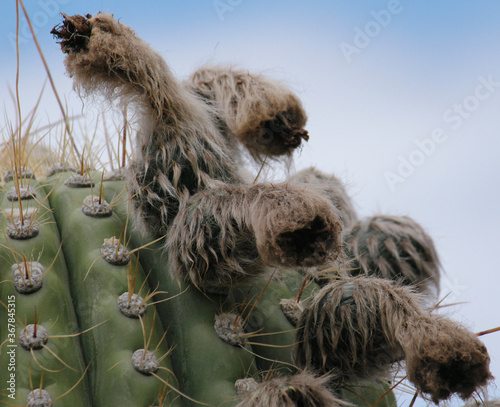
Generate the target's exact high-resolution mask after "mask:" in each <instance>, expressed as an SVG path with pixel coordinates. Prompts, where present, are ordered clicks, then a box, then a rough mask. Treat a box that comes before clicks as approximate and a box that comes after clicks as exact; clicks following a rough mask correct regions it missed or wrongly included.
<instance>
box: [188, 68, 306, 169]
mask: <svg viewBox="0 0 500 407" xmlns="http://www.w3.org/2000/svg"><path fill="white" fill-rule="evenodd" d="M186 87H187V88H189V89H191V91H192V92H194V93H196V94H198V95H199V96H201V97H202V99H203V100H205V102H206V103H208V104H210V105H211V106H213V107H214V109H215V111H216V113H217V117H218V121H219V127H220V129H221V131H222V133H223V134H224V135H225V136H226V138H227V139H228V141H229V142H230V143H231V144H232V145H233V148H234V147H235V140H239V141H240V142H241V143H242V144H243V145H244V146H245V147H246V148H247V149H248V151H249V152H250V154H251V155H252V157H253V158H254V159H256V160H257V161H259V162H262V161H263V160H264V158H265V157H271V158H276V157H279V156H285V157H289V156H290V155H291V154H292V153H293V151H294V150H295V149H296V148H297V147H299V146H300V145H301V142H302V140H305V141H307V140H308V139H309V136H308V134H307V131H305V130H304V129H303V127H304V125H305V124H306V121H307V116H306V113H305V112H304V109H303V108H302V104H301V102H300V100H299V98H298V97H297V96H296V95H295V94H294V93H293V92H291V91H290V90H289V89H287V88H286V87H285V86H284V85H282V84H281V83H279V82H277V81H275V80H272V79H270V78H267V77H265V76H262V75H256V74H250V73H249V72H247V71H243V70H237V69H233V68H231V67H220V66H217V67H203V68H200V69H198V70H197V71H196V72H195V73H194V74H193V75H192V76H191V77H190V78H189V80H188V81H187V82H186Z"/></svg>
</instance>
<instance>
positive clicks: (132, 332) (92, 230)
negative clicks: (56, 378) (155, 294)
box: [46, 174, 181, 407]
mask: <svg viewBox="0 0 500 407" xmlns="http://www.w3.org/2000/svg"><path fill="white" fill-rule="evenodd" d="M68 178H69V174H62V175H54V176H52V177H51V178H49V179H48V180H47V182H46V188H50V189H52V188H53V192H52V194H51V195H50V202H51V205H52V207H53V208H54V213H55V218H56V221H57V224H58V226H59V228H60V230H61V235H62V239H63V241H64V246H63V251H64V252H65V253H67V256H66V259H67V263H68V267H69V269H70V270H71V288H72V293H73V298H74V300H75V302H77V304H78V307H77V313H78V318H79V321H80V323H81V326H82V329H85V330H88V329H91V328H93V327H95V326H96V325H98V324H101V323H104V324H103V325H101V326H97V327H96V328H93V329H91V330H90V331H88V332H86V333H85V334H84V335H83V336H82V343H83V350H84V354H85V355H86V357H87V360H89V362H90V361H92V364H93V366H92V369H91V370H90V372H89V379H90V385H91V387H92V389H93V391H92V396H93V405H95V406H110V405H121V406H127V405H130V406H132V405H133V406H143V407H148V406H151V405H153V404H154V403H155V401H156V399H157V397H158V393H159V392H158V389H159V388H160V387H161V385H162V384H161V382H160V381H158V380H157V379H156V378H154V377H153V376H147V375H145V374H141V373H139V372H137V371H136V370H134V368H133V366H132V364H131V362H130V359H131V357H132V354H133V352H134V351H136V350H138V349H141V348H144V347H145V343H144V342H145V340H150V341H151V343H150V345H149V348H150V349H151V350H155V348H156V347H157V349H156V350H155V354H156V356H157V357H158V358H161V357H162V356H163V355H165V354H166V353H167V352H168V344H167V343H166V342H161V338H162V336H163V329H162V327H161V325H160V323H159V319H158V318H156V322H155V317H154V307H148V308H149V309H147V311H146V313H145V315H144V318H143V321H144V326H145V327H146V328H145V330H146V332H145V334H143V331H142V327H141V323H140V321H139V320H138V319H133V318H128V317H126V316H125V315H122V314H121V313H120V311H119V309H118V306H117V298H118V297H119V296H120V295H121V294H122V293H124V292H127V291H128V284H127V269H129V267H131V270H133V272H135V269H136V265H137V275H135V274H134V275H133V276H132V278H135V279H136V283H135V289H134V292H136V293H137V292H138V291H139V288H140V287H141V286H142V285H143V282H144V280H145V274H144V272H143V270H142V268H141V267H140V265H139V264H138V263H137V258H135V256H131V262H130V266H117V265H112V264H109V263H107V262H106V261H105V260H104V259H102V258H100V257H101V246H102V244H103V241H104V239H106V238H110V237H112V236H119V235H120V232H121V229H122V228H123V224H122V222H121V221H120V218H119V217H117V216H116V215H114V214H111V216H108V217H91V216H87V215H85V213H84V212H83V211H82V204H81V202H84V199H85V197H87V196H89V195H90V194H91V190H90V188H71V187H68V186H66V185H65V184H64V182H63V181H64V180H65V179H68ZM102 199H105V197H103V198H102ZM96 259H97V261H96ZM87 273H88V278H85V276H86V275H87ZM144 291H145V290H144ZM142 296H143V297H145V296H146V293H142ZM154 300H157V298H154ZM148 302H151V300H150V301H148ZM152 326H154V328H153V329H152V334H151V338H150V339H149V336H150V329H151V327H152ZM161 366H162V368H164V369H168V370H167V371H161V370H160V371H158V373H157V374H158V376H160V377H162V378H163V380H165V381H167V382H169V383H170V385H171V386H173V387H176V386H177V384H176V379H175V377H174V376H173V373H169V372H171V371H172V367H171V365H170V361H169V358H168V357H166V358H164V359H163V360H162V362H161ZM117 378H120V380H117ZM165 402H166V403H168V405H173V406H177V405H181V404H180V401H179V397H178V394H176V393H175V392H173V391H170V392H169V393H168V396H167V399H166V400H165Z"/></svg>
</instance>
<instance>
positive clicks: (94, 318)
mask: <svg viewBox="0 0 500 407" xmlns="http://www.w3.org/2000/svg"><path fill="white" fill-rule="evenodd" d="M53 33H54V35H56V36H57V38H58V39H59V41H60V43H61V47H62V50H63V51H64V52H66V53H67V54H68V56H67V59H66V66H67V68H68V71H69V73H70V74H71V75H73V76H74V79H75V81H76V83H77V85H80V86H81V87H82V88H83V89H85V90H87V91H94V90H103V91H104V92H105V95H106V96H107V97H108V98H110V99H112V98H114V97H116V96H119V97H122V98H124V100H125V101H130V100H134V101H135V102H137V103H138V105H139V111H140V112H141V114H142V116H141V125H142V127H141V129H140V130H139V133H138V135H137V144H138V149H137V151H136V153H135V154H134V155H133V157H132V159H131V161H130V163H129V166H128V168H127V170H126V171H123V168H121V169H120V171H119V172H118V173H117V174H113V175H111V176H108V174H105V173H104V172H97V171H93V170H90V169H89V168H87V166H86V165H84V159H83V158H82V157H80V163H79V167H80V171H79V172H78V173H77V172H75V171H74V170H72V169H71V168H70V166H67V165H63V166H56V168H55V169H54V170H51V171H48V172H47V175H46V176H45V177H44V178H43V179H42V178H40V180H39V181H37V180H36V179H35V175H34V173H33V172H31V171H30V170H29V169H28V168H27V166H26V164H30V165H33V167H34V168H36V167H38V164H39V163H36V162H33V160H31V162H30V159H29V158H26V159H24V160H23V159H22V155H23V154H21V153H22V152H21V151H20V150H19V149H18V147H17V146H21V144H22V143H21V140H19V144H18V145H17V144H16V143H15V142H13V143H12V145H13V150H14V151H13V159H12V163H13V165H12V168H11V170H10V173H9V174H7V175H6V176H5V177H4V179H5V181H6V183H5V185H4V188H3V190H2V195H1V204H2V208H3V209H2V217H1V222H2V230H4V235H3V236H2V242H1V246H0V249H1V250H0V255H1V258H2V263H1V267H2V268H1V269H0V272H1V275H0V281H1V284H0V298H1V299H2V301H3V302H2V304H0V305H1V306H0V316H3V317H5V320H7V321H9V324H8V325H7V329H5V328H4V326H1V327H0V344H1V347H0V362H1V365H2V366H10V365H12V364H13V363H14V364H15V373H16V375H15V383H14V385H13V386H10V384H9V385H8V387H7V388H3V387H2V388H1V389H0V395H1V397H2V402H4V403H5V404H7V405H25V406H49V405H54V406H56V407H57V406H58V405H59V406H64V405H82V406H96V407H99V406H115V405H116V406H118V405H119V406H125V407H126V406H141V407H142V406H144V407H150V406H158V407H159V406H166V405H168V406H181V405H192V406H195V405H209V406H238V407H245V406H249V407H250V406H256V407H257V406H262V407H263V406H268V405H270V406H274V405H275V406H281V405H284V406H289V407H292V406H305V407H308V406H311V407H312V406H316V407H319V406H325V407H326V406H336V405H343V404H345V402H346V401H347V402H351V403H352V404H354V405H360V406H361V405H379V406H385V407H389V406H394V405H395V397H394V395H393V393H392V391H391V390H392V388H391V377H390V376H389V374H388V372H389V371H390V369H391V367H392V364H393V363H396V362H400V361H401V360H403V359H405V361H406V364H407V368H408V369H407V371H408V375H409V379H410V380H411V381H412V382H413V383H415V385H416V387H417V389H418V390H419V391H420V392H422V393H427V394H429V395H430V397H431V398H432V399H433V400H434V401H440V400H442V399H446V398H448V397H449V396H450V395H451V394H452V393H457V394H459V395H460V396H461V397H463V398H467V397H469V396H470V395H471V394H472V393H473V392H475V391H476V390H477V389H479V388H480V387H481V386H485V385H486V384H487V382H488V381H489V380H490V378H491V374H490V373H489V370H488V365H489V356H488V354H487V352H486V349H485V348H484V346H483V345H482V344H481V343H480V342H479V340H478V339H477V338H476V337H475V336H474V335H473V334H472V333H470V332H469V331H467V330H466V329H465V328H462V327H460V326H459V325H457V324H455V323H453V322H451V321H449V320H447V319H445V318H440V317H435V316H434V315H431V314H429V312H427V311H425V310H423V309H421V308H420V306H419V296H417V295H416V294H415V292H414V291H413V290H412V289H411V288H408V287H401V286H400V285H399V284H396V283H391V282H389V281H387V280H382V279H375V278H367V277H364V276H362V277H361V276H360V277H357V278H352V277H346V276H344V275H340V274H338V273H332V272H331V270H330V271H329V274H321V273H323V271H319V272H318V270H321V267H324V266H328V265H334V266H339V265H340V266H342V264H343V261H344V260H345V256H349V253H350V249H352V248H353V247H354V245H352V244H351V246H349V244H346V245H345V246H342V244H343V241H342V240H343V239H344V238H345V237H346V236H350V237H352V235H354V232H355V231H356V225H357V223H358V220H357V216H356V213H355V211H354V209H353V205H352V204H351V202H350V200H349V198H348V197H347V195H346V193H345V190H344V188H343V186H342V184H341V182H340V181H339V180H338V179H337V178H335V177H333V176H326V175H324V174H321V173H320V172H319V171H316V170H307V171H305V172H304V173H302V174H298V175H297V176H295V177H292V178H291V179H290V180H289V182H285V183H280V184H263V183H262V184H255V185H252V184H250V183H248V182H247V181H246V180H245V177H244V176H242V175H241V171H240V168H239V165H240V164H241V163H242V161H241V160H240V159H241V156H240V155H239V153H241V152H242V151H243V149H244V148H246V149H247V150H248V152H249V153H250V155H251V156H252V157H253V158H254V159H255V160H256V161H257V162H261V163H265V158H267V157H268V156H270V157H271V158H273V159H279V157H283V158H284V159H285V160H288V159H289V158H290V155H291V153H292V151H293V150H294V149H295V148H296V147H298V146H299V145H300V143H301V141H302V139H304V140H308V137H309V136H308V134H307V132H306V131H305V130H304V129H303V125H304V124H305V120H306V117H305V113H304V112H303V110H302V107H301V105H300V101H298V99H297V98H296V97H295V96H294V95H293V94H292V93H291V92H289V91H288V90H286V89H284V87H282V86H281V85H278V84H274V83H273V82H272V81H269V80H267V79H266V78H263V77H260V76H254V75H250V74H248V75H247V74H243V73H242V72H239V71H232V70H231V69H222V68H219V69H208V68H204V69H202V70H200V71H198V72H197V73H196V74H195V75H194V76H193V77H192V78H191V79H190V81H188V82H186V83H184V84H182V83H180V82H177V81H176V80H175V78H174V77H173V75H172V74H171V72H170V71H169V69H168V67H167V66H166V64H165V63H164V61H163V60H162V59H161V57H160V56H159V55H158V54H156V53H155V52H154V51H153V50H152V49H150V48H149V46H147V44H145V43H144V42H143V41H142V40H140V39H139V38H138V37H136V36H135V34H134V33H133V31H132V30H130V29H129V28H128V27H126V26H125V25H123V24H121V23H118V22H117V21H116V20H114V18H113V17H112V16H110V15H105V14H98V15H97V16H95V17H92V16H90V15H87V16H85V17H83V16H72V17H69V16H66V15H64V21H63V23H62V24H61V25H60V26H58V27H56V28H55V29H54V30H53ZM233 97H234V98H233ZM247 102H248V104H247ZM249 110H251V111H252V112H251V113H255V114H256V115H257V116H252V115H251V114H249ZM245 114H247V116H245ZM232 115H235V116H237V117H239V118H241V123H240V122H239V121H238V120H236V121H235V120H234V117H232ZM243 119H244V120H243ZM239 124H241V125H242V126H241V127H239ZM12 137H13V139H15V138H16V135H12ZM269 138H270V139H269ZM269 141H271V142H269ZM233 153H234V154H233ZM28 155H29V154H28ZM76 155H78V154H76ZM123 173H125V174H126V179H124V177H123V176H122V175H123ZM37 177H38V175H37ZM351 228H352V229H351ZM349 231H351V232H352V233H351V235H348V234H346V232H349ZM426 239H427V236H426ZM347 242H348V243H349V242H350V240H349V239H347ZM351 243H352V242H351ZM417 243H418V242H417ZM393 245H395V248H394V250H392V251H391V250H389V251H390V253H392V254H393V253H398V254H400V253H403V254H404V253H406V252H404V250H403V249H406V246H404V245H403V244H401V243H400V242H399V241H397V240H395V241H394V242H393ZM398 245H399V246H401V247H399V246H398ZM389 249H390V248H389ZM411 255H412V260H413V262H409V265H408V267H410V268H411V267H412V266H415V265H417V266H418V264H420V263H419V261H420V260H422V261H423V262H425V261H427V260H426V258H424V257H425V253H423V254H422V253H420V252H419V251H418V250H416V251H412V252H411ZM420 255H421V256H422V258H420V257H419V256H420ZM402 257H404V256H402ZM417 268H418V267H417ZM417 271H418V270H417ZM315 272H318V273H319V274H321V277H325V276H328V279H325V278H319V279H317V278H316V277H318V275H317V274H315ZM384 277H386V278H393V277H394V276H392V275H388V276H384ZM325 280H327V281H326V283H325ZM317 281H319V282H321V283H325V284H324V285H325V286H324V287H323V288H321V287H320V286H319V285H318V283H317ZM13 304H14V305H13ZM417 328H421V329H423V330H424V332H425V335H423V337H421V336H420V335H417V336H416V337H415V338H413V337H412V335H411V334H412V332H413V330H416V329H417ZM450 344H451V347H450V346H449V345H450ZM11 348H13V349H16V352H15V354H14V356H11V355H12V354H11V353H10V352H9V351H10V349H11ZM450 366H451V367H450ZM451 368H453V369H454V370H455V371H458V372H460V375H459V376H460V377H459V378H457V377H456V376H454V375H451V379H450V375H448V374H447V372H449V371H450V370H451ZM469 369H473V370H471V372H472V373H470V372H469V373H468V371H469ZM8 372H9V371H8V370H7V371H6V370H2V372H0V375H1V376H0V379H1V380H2V386H3V385H4V384H3V383H8V380H9V377H10V376H9V373H8Z"/></svg>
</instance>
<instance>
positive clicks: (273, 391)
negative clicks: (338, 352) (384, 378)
mask: <svg viewBox="0 0 500 407" xmlns="http://www.w3.org/2000/svg"><path fill="white" fill-rule="evenodd" d="M327 382H328V377H315V376H314V375H312V374H311V373H308V372H301V373H299V374H297V375H294V376H290V377H277V378H274V379H271V380H266V381H264V382H262V383H259V384H258V386H257V389H256V390H255V391H253V392H245V393H242V395H241V401H240V402H239V403H238V404H237V406H236V407H336V406H341V405H346V404H347V403H345V402H343V401H342V400H340V399H338V398H336V397H335V396H334V395H333V394H332V393H331V392H330V391H329V390H328V388H327V387H326V384H327Z"/></svg>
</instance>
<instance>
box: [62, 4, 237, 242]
mask: <svg viewBox="0 0 500 407" xmlns="http://www.w3.org/2000/svg"><path fill="white" fill-rule="evenodd" d="M63 16H64V17H65V20H64V21H63V23H62V24H61V25H60V26H58V27H55V28H54V29H53V30H52V33H53V34H54V36H56V37H57V38H58V39H59V42H60V45H61V49H62V51H63V52H65V53H67V56H66V58H65V61H64V62H65V65H66V70H67V72H68V74H69V75H70V76H71V77H73V79H74V86H75V87H76V88H77V89H78V90H80V91H84V92H86V93H101V94H104V96H105V97H106V98H107V99H108V100H110V101H112V100H119V101H120V103H121V104H123V105H129V104H134V105H135V106H136V108H137V110H138V111H139V113H140V115H141V120H140V122H141V128H140V130H139V132H138V139H137V146H136V152H137V154H136V155H135V157H134V159H133V160H132V162H131V165H130V166H129V169H128V174H127V178H128V190H129V193H130V195H131V197H132V199H133V202H134V205H135V214H136V216H137V217H138V218H139V223H142V224H143V225H144V226H145V227H146V228H147V229H148V230H150V231H152V232H153V233H154V234H155V235H156V236H163V235H165V234H166V233H167V231H168V227H169V225H170V224H171V222H172V220H173V218H174V217H175V215H176V214H177V211H178V208H179V203H180V201H181V200H185V199H187V197H188V196H189V195H191V194H193V193H196V192H197V191H199V190H203V189H207V188H210V187H211V186H213V184H214V180H220V181H223V182H226V183H233V182H237V183H240V182H241V180H240V178H239V176H238V175H237V168H236V165H235V163H234V161H233V160H232V159H231V158H230V155H229V154H228V148H227V146H226V141H225V139H224V137H223V136H222V135H221V134H220V133H219V130H218V128H217V126H216V125H215V123H214V120H213V115H212V112H211V111H210V110H209V109H208V107H207V105H205V104H203V103H200V101H199V98H197V97H196V96H195V95H193V94H192V93H191V92H190V91H188V90H187V89H186V88H185V87H184V86H182V85H181V84H180V82H178V81H177V80H176V79H175V77H174V76H173V74H172V73H171V71H170V69H169V67H168V66H167V64H166V63H165V61H164V60H163V59H162V57H161V56H160V55H159V54H158V53H156V52H155V51H154V50H153V49H152V48H151V47H150V46H149V45H148V44H146V43H145V42H144V41H143V40H141V39H140V38H138V37H137V36H136V35H135V33H134V32H133V31H132V30H131V29H130V28H129V27H127V26H126V25H124V24H122V23H120V22H118V21H116V20H115V19H114V18H113V16H112V15H111V14H103V13H99V14H97V15H96V16H94V17H92V16H90V15H87V16H86V17H83V16H67V15H64V14H63Z"/></svg>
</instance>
